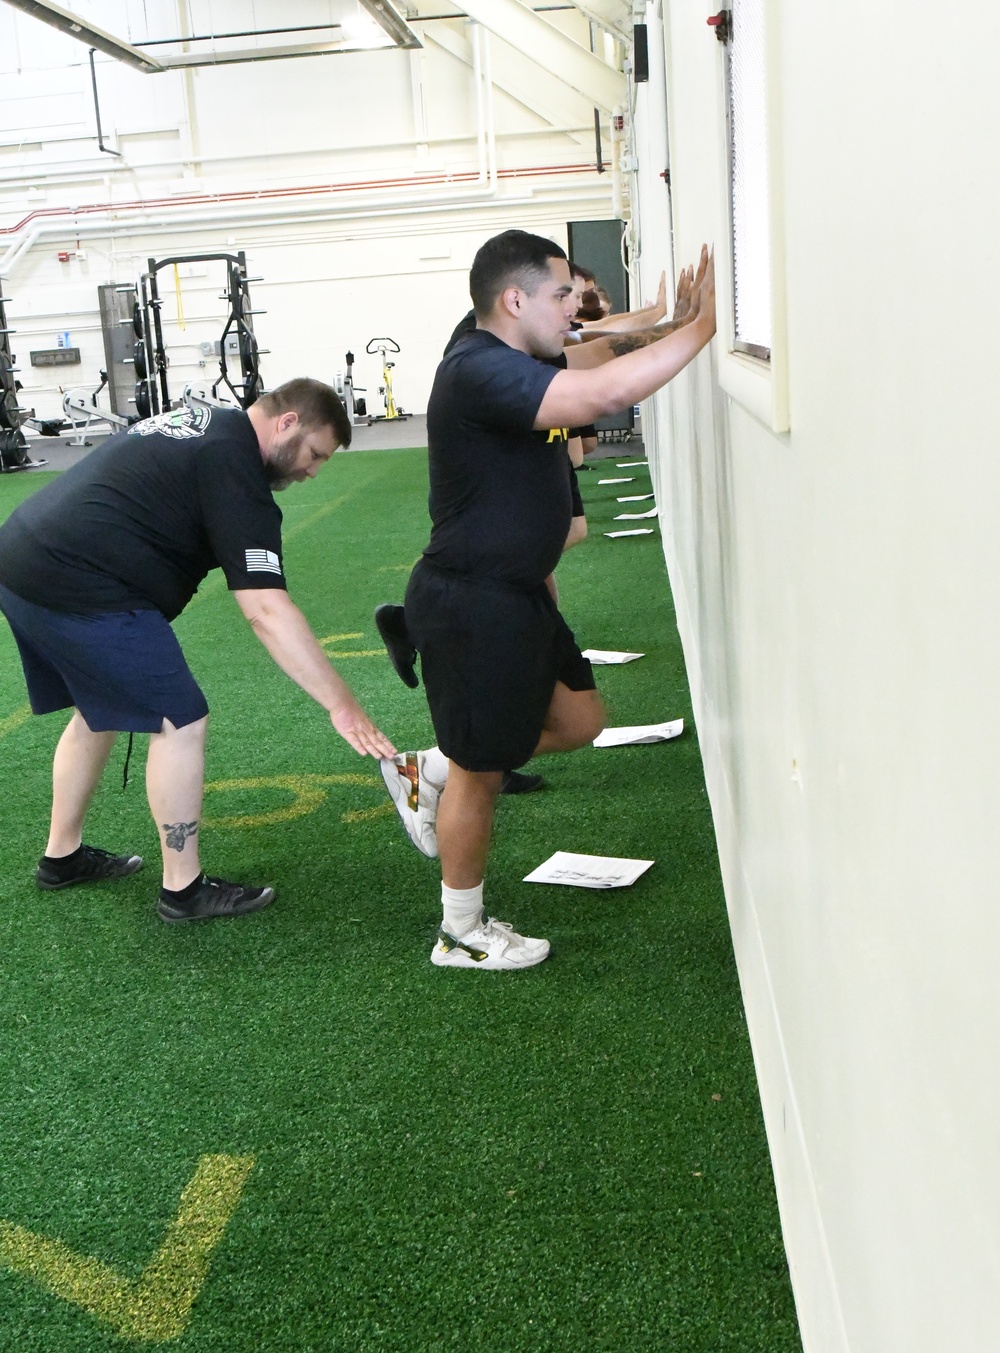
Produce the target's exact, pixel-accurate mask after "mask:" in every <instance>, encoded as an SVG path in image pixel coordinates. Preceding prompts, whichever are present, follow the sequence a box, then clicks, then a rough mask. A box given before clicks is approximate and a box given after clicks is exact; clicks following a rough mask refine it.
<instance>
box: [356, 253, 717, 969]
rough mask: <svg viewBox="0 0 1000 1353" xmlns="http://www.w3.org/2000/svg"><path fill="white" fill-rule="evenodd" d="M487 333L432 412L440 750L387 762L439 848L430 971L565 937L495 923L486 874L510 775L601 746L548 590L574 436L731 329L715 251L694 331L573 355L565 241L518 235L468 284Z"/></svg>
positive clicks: (490, 961)
mask: <svg viewBox="0 0 1000 1353" xmlns="http://www.w3.org/2000/svg"><path fill="white" fill-rule="evenodd" d="M469 281H470V291H471V294H472V301H473V306H474V308H475V313H476V321H477V327H476V330H475V331H474V332H473V333H471V334H470V335H469V336H468V337H466V338H464V339H462V341H461V342H459V343H457V344H456V345H455V346H454V347H453V348H452V349H451V351H450V352H449V353H448V355H447V356H446V357H445V359H444V361H442V363H441V365H440V366H439V367H438V371H437V375H436V377H435V381H434V388H433V390H432V392H431V398H430V401H429V403H428V408H427V434H428V447H429V457H430V500H429V506H430V515H431V522H432V531H431V538H430V542H429V544H428V546H427V548H426V549H425V551H424V553H423V556H422V558H421V559H420V560H419V561H418V563H417V565H416V567H415V568H414V570H413V573H412V574H411V577H410V581H409V585H408V587H407V591H406V601H405V621H406V630H407V632H408V633H409V635H410V636H411V638H412V641H413V644H414V646H415V647H416V649H417V651H418V652H419V654H420V660H421V671H422V673H423V677H424V685H425V687H426V690H427V699H428V704H429V705H430V710H431V717H432V720H433V723H434V729H435V732H436V734H437V737H438V746H437V747H435V748H432V749H431V750H430V751H427V752H407V753H405V754H403V755H399V756H395V757H392V758H386V759H384V760H383V761H382V774H383V778H384V780H385V783H386V787H387V788H388V790H389V793H390V794H391V795H392V797H393V800H394V802H395V804H396V808H397V811H398V812H399V814H400V817H401V818H402V820H403V823H404V826H405V827H406V829H407V832H408V834H409V835H410V838H411V840H412V841H413V842H414V844H415V845H416V846H417V848H418V849H420V850H422V851H423V852H424V854H427V855H431V856H433V855H438V854H439V855H440V858H441V872H442V908H443V922H442V926H441V929H440V931H439V933H438V939H437V942H436V943H435V945H434V948H433V950H432V952H431V961H432V962H433V963H435V964H436V965H438V966H441V967H469V968H476V967H478V968H481V969H484V970H486V969H500V970H512V969H518V968H524V967H529V966H531V965H533V964H536V963H540V962H541V961H542V960H543V959H545V958H546V957H547V956H548V953H549V943H548V941H547V940H544V939H532V938H529V937H527V936H523V935H519V934H517V933H516V932H515V931H514V930H513V928H512V927H511V926H510V925H509V924H507V923H505V922H501V921H497V920H495V919H493V918H490V917H487V916H486V915H485V914H484V912H483V877H484V874H485V868H486V861H487V857H488V854H489V843H490V834H491V829H492V821H493V809H494V804H495V800H496V796H497V794H498V792H499V789H500V783H501V780H502V776H503V772H504V770H505V769H508V768H510V767H517V766H521V765H524V764H525V762H527V761H528V760H529V759H530V758H531V757H532V756H535V755H539V754H543V753H546V752H557V751H571V750H573V749H574V748H577V747H582V746H584V745H585V744H586V743H588V742H590V741H592V740H593V738H594V737H596V736H597V734H598V733H599V732H600V730H601V728H602V727H603V725H604V708H603V705H602V702H601V699H600V696H599V695H598V693H597V691H596V690H595V688H594V680H593V675H592V673H591V671H590V664H589V662H587V660H586V659H585V658H584V657H583V655H582V654H581V652H580V649H579V647H578V646H577V644H576V641H575V639H574V638H573V635H572V633H571V632H570V630H569V628H568V626H567V625H566V622H565V621H564V620H563V618H562V616H561V615H560V614H559V611H558V610H557V608H556V605H555V602H554V600H553V598H552V596H551V594H550V592H549V590H548V588H547V587H546V583H545V580H546V578H547V577H548V576H549V574H550V573H551V572H552V570H553V568H554V567H555V565H556V563H557V562H558V559H559V555H560V553H561V552H562V549H563V546H564V544H565V541H566V534H567V531H568V529H569V524H570V516H571V511H572V505H571V496H570V489H569V483H568V479H567V475H566V441H567V439H568V435H569V428H570V427H571V426H572V425H573V424H579V423H581V422H590V421H592V420H593V419H595V418H599V417H602V416H604V415H605V414H609V413H614V412H617V411H618V410H619V409H621V408H626V407H628V405H630V404H634V403H636V402H637V401H638V400H640V399H644V398H646V397H647V396H649V395H650V394H652V393H653V391H654V390H657V389H659V388H660V386H662V385H664V384H665V383H666V382H667V381H668V380H670V379H671V378H672V377H673V376H674V375H676V374H677V372H678V371H680V370H681V369H682V368H683V367H684V366H686V365H687V363H688V362H690V361H691V360H692V359H693V358H694V357H695V356H696V355H697V353H698V352H700V351H701V349H702V348H703V347H704V346H705V345H706V344H707V343H708V342H709V340H710V339H711V337H712V335H713V334H714V332H715V293H714V269H713V266H712V261H711V259H710V257H709V255H708V252H707V250H703V254H702V262H701V267H700V269H699V273H698V276H697V278H696V279H695V282H696V286H695V287H694V292H693V304H692V307H691V316H690V319H689V321H688V322H687V323H686V324H684V325H683V326H682V327H680V328H677V329H675V330H671V331H670V332H668V333H666V334H665V335H664V336H662V337H660V336H656V337H652V338H651V337H650V336H649V335H648V334H645V335H643V334H633V335H628V334H622V335H615V336H609V337H605V338H600V339H594V340H593V341H591V342H589V343H586V344H580V345H577V346H574V347H570V348H568V349H565V350H564V345H565V342H566V337H567V334H568V333H569V332H570V324H571V321H572V320H573V318H574V313H575V301H574V299H573V287H572V281H571V278H570V271H569V265H568V263H567V261H566V256H565V254H564V252H563V251H562V249H560V248H559V246H558V245H556V244H553V243H552V241H551V240H546V239H543V238H541V237H539V236H536V235H529V234H526V233H525V232H524V231H505V232H504V233H503V234H502V235H498V236H495V237H494V238H493V239H492V240H489V241H487V243H486V244H485V245H483V247H482V248H481V249H480V250H479V252H478V253H477V255H476V258H475V261H474V262H473V266H472V271H471V274H470V279H469Z"/></svg>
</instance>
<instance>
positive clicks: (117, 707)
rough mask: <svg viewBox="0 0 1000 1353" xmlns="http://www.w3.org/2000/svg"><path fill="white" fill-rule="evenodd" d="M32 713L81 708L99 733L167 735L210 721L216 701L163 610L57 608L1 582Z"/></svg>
mask: <svg viewBox="0 0 1000 1353" xmlns="http://www.w3.org/2000/svg"><path fill="white" fill-rule="evenodd" d="M0 611H2V612H3V614H4V615H6V617H7V620H8V623H9V624H10V627H11V629H12V630H13V631H14V639H15V640H16V642H17V647H18V650H19V652H20V654H21V666H22V667H23V668H24V679H25V682H26V683H27V686H28V699H29V700H30V702H31V709H32V713H34V714H51V713H53V711H55V710H57V709H71V708H72V707H73V706H76V708H77V709H78V710H79V711H80V713H81V715H82V716H83V719H84V722H85V723H86V725H87V727H88V728H89V729H90V731H91V732H92V733H107V732H111V731H112V730H114V731H116V732H119V733H159V732H160V730H161V729H162V728H163V720H164V719H169V720H170V722H171V723H172V724H173V725H174V727H175V728H183V727H184V726H185V725H186V724H189V723H195V722H196V721H197V720H198V719H203V718H204V717H205V715H206V714H207V713H208V705H207V703H206V701H205V697H204V695H203V694H202V692H201V689H200V687H199V686H198V683H197V682H196V681H195V679H194V677H193V676H192V675H191V670H190V668H189V667H188V665H187V663H186V662H185V660H184V654H183V653H182V652H181V646H180V644H179V643H178V642H177V637H176V635H175V634H174V632H173V630H172V629H171V628H170V626H169V624H168V623H167V621H166V620H165V619H164V617H163V616H162V615H161V614H160V612H159V611H101V612H98V613H97V614H95V615H75V614H68V613H66V612H63V611H50V610H49V609H48V607H47V606H36V605H35V604H34V602H31V601H25V600H24V598H23V597H19V596H17V595H16V594H15V593H14V592H11V591H10V590H9V589H8V588H6V587H3V586H0Z"/></svg>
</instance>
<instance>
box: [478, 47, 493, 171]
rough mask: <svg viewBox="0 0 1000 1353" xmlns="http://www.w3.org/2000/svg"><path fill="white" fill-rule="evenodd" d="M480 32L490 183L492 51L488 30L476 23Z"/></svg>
mask: <svg viewBox="0 0 1000 1353" xmlns="http://www.w3.org/2000/svg"><path fill="white" fill-rule="evenodd" d="M476 27H477V28H479V29H480V32H481V34H482V46H483V87H484V93H485V95H486V172H487V174H488V176H489V178H490V181H491V182H492V183H496V181H497V129H496V117H495V116H494V111H493V52H492V45H491V39H490V32H489V29H487V28H482V27H481V26H480V25H479V24H477V25H476Z"/></svg>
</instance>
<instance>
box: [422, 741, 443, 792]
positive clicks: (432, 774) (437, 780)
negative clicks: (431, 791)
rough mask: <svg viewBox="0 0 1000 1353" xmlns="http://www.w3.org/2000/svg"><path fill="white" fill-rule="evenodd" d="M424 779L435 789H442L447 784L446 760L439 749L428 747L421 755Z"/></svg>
mask: <svg viewBox="0 0 1000 1353" xmlns="http://www.w3.org/2000/svg"><path fill="white" fill-rule="evenodd" d="M423 758H424V759H423V773H424V778H425V779H426V780H429V781H430V783H431V784H432V785H433V786H434V788H435V789H443V788H444V786H445V785H446V784H447V782H448V758H447V757H446V756H445V754H444V752H442V750H441V748H440V747H429V748H428V749H427V751H426V752H424V753H423Z"/></svg>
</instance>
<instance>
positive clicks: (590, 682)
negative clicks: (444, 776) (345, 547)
mask: <svg viewBox="0 0 1000 1353" xmlns="http://www.w3.org/2000/svg"><path fill="white" fill-rule="evenodd" d="M406 628H407V630H408V631H409V634H410V638H411V639H412V640H413V643H414V646H415V647H416V649H417V651H418V652H419V653H420V671H421V675H422V676H423V679H424V686H425V688H426V690H427V703H428V704H429V706H430V711H431V719H432V721H433V723H434V732H435V733H436V735H437V740H438V746H439V747H440V748H441V750H442V752H444V754H445V756H447V757H449V758H450V759H451V760H452V761H454V762H455V763H456V765H459V766H461V767H462V768H463V770H472V771H498V770H514V769H516V767H518V766H523V765H524V763H525V762H526V761H528V760H529V759H530V758H531V756H532V755H533V754H534V751H535V748H536V747H537V746H538V739H539V738H540V737H541V734H542V728H543V726H544V724H545V716H546V714H547V713H548V708H549V705H550V704H551V702H552V695H553V692H554V691H555V686H556V682H557V681H561V682H563V684H564V685H566V686H568V687H569V688H570V690H571V691H592V690H593V689H594V674H593V672H592V671H591V668H590V663H589V661H588V660H587V659H586V658H585V657H584V656H583V654H582V653H581V652H580V649H579V647H578V646H577V642H576V640H575V639H574V638H573V634H572V631H571V630H570V628H569V626H568V625H567V624H566V621H565V620H564V619H563V618H562V616H561V615H560V614H559V611H558V610H557V609H556V605H555V602H554V601H553V600H552V598H551V596H550V595H549V591H548V588H547V587H546V586H545V584H544V583H539V584H538V585H537V586H536V587H531V588H518V587H515V586H513V585H512V584H510V583H501V582H492V581H490V580H488V579H484V578H466V577H463V576H462V575H461V574H457V573H449V572H447V571H446V570H444V569H439V568H437V567H435V566H434V565H433V564H429V563H428V562H427V560H425V559H421V560H420V562H419V563H418V564H417V566H416V567H415V568H414V570H413V572H412V574H411V575H410V581H409V585H408V587H407V589H406Z"/></svg>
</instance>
